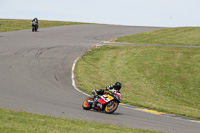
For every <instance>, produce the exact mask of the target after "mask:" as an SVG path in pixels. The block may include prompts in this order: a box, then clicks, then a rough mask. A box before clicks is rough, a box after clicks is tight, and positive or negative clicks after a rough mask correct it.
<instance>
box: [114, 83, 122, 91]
mask: <svg viewBox="0 0 200 133" xmlns="http://www.w3.org/2000/svg"><path fill="white" fill-rule="evenodd" d="M113 87H114V88H115V90H120V89H121V87H122V84H121V83H120V82H116V83H115V85H114V86H113Z"/></svg>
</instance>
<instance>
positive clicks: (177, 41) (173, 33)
mask: <svg viewBox="0 0 200 133" xmlns="http://www.w3.org/2000/svg"><path fill="white" fill-rule="evenodd" d="M199 36H200V27H179V28H166V29H159V30H154V31H149V32H144V33H139V34H135V35H131V36H125V37H121V38H118V39H116V40H114V41H116V42H124V43H135V44H163V45H191V46H192V45H193V46H200V37H199Z"/></svg>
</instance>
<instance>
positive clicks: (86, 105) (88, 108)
mask: <svg viewBox="0 0 200 133" xmlns="http://www.w3.org/2000/svg"><path fill="white" fill-rule="evenodd" d="M89 100H92V98H91V97H88V98H86V99H85V101H84V102H83V105H82V106H83V109H85V110H90V109H91V108H92V105H91V103H89V102H88V101H89Z"/></svg>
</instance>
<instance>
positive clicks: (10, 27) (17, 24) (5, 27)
mask: <svg viewBox="0 0 200 133" xmlns="http://www.w3.org/2000/svg"><path fill="white" fill-rule="evenodd" d="M31 21H32V20H18V19H0V24H1V26H0V32H7V31H15V30H23V29H31V28H32V25H31ZM78 24H87V23H79V22H64V21H45V20H39V28H45V27H55V26H64V25H78Z"/></svg>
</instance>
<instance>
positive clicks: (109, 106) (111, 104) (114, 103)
mask: <svg viewBox="0 0 200 133" xmlns="http://www.w3.org/2000/svg"><path fill="white" fill-rule="evenodd" d="M118 105H119V103H118V102H117V101H111V102H109V103H108V104H107V105H106V107H105V112H106V113H107V114H112V113H114V112H115V111H116V110H117V108H118Z"/></svg>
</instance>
